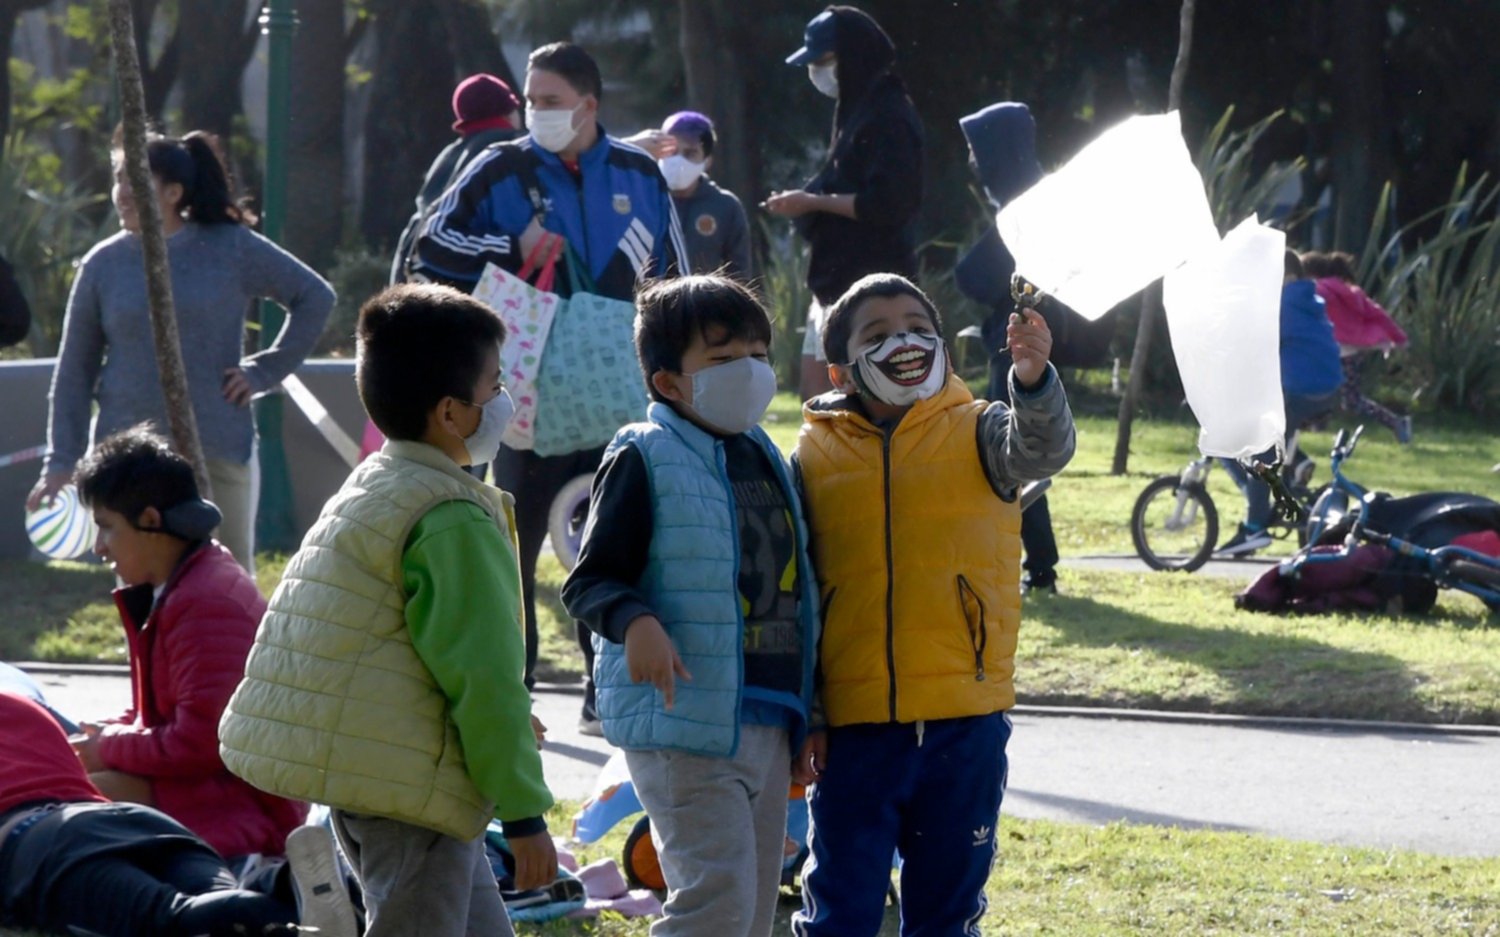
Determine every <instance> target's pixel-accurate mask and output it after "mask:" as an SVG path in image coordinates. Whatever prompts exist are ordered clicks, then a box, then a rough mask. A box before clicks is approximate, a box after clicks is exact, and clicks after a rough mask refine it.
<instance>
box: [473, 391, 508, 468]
mask: <svg viewBox="0 0 1500 937" xmlns="http://www.w3.org/2000/svg"><path fill="white" fill-rule="evenodd" d="M465 402H466V403H467V401H465ZM469 406H471V407H472V406H474V404H469ZM515 414H516V402H515V401H514V400H511V399H510V391H508V390H506V389H505V388H503V387H502V388H501V389H500V393H498V394H496V395H495V396H494V397H491V398H490V399H489V400H488V401H486V402H485V403H484V405H483V408H482V410H481V412H480V415H479V425H478V426H476V427H475V428H474V432H472V433H470V434H469V435H468V436H466V437H464V449H466V450H467V451H468V453H469V464H470V465H487V464H489V463H490V462H493V461H495V456H497V455H499V454H500V437H501V436H504V435H505V428H506V427H507V426H509V425H510V419H511V417H513V416H515Z"/></svg>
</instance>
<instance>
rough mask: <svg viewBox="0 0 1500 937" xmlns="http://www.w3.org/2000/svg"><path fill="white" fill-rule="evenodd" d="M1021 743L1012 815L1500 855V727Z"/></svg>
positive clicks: (1045, 728)
mask: <svg viewBox="0 0 1500 937" xmlns="http://www.w3.org/2000/svg"><path fill="white" fill-rule="evenodd" d="M38 679H39V680H40V681H41V683H42V684H43V687H44V689H45V690H46V692H47V695H48V698H49V700H51V701H52V703H53V704H54V705H56V706H57V707H58V708H59V709H62V710H63V711H65V712H67V713H69V714H70V715H75V716H80V717H88V716H102V715H108V714H110V713H113V712H117V711H119V710H120V709H122V708H123V707H124V706H125V704H126V703H127V702H128V697H129V682H128V680H126V679H125V678H123V677H121V676H118V675H99V674H91V675H83V676H68V675H56V674H40V675H38ZM578 704H579V698H578V697H577V696H576V695H573V694H569V693H560V692H539V693H538V694H536V712H537V714H538V715H539V716H540V717H541V718H542V720H543V721H544V722H545V723H547V725H548V727H549V728H550V730H551V731H550V733H549V736H548V743H547V749H546V752H545V754H544V763H545V767H546V772H547V781H548V783H549V784H550V785H551V786H552V789H553V791H554V792H555V793H556V795H557V796H558V797H561V798H566V799H570V800H582V799H584V798H585V797H587V796H588V794H589V792H590V791H591V790H592V788H593V782H594V776H595V774H596V773H597V771H598V769H599V766H600V765H602V764H604V762H605V760H606V759H607V758H608V757H609V751H610V749H609V746H608V745H607V744H605V743H604V741H603V740H601V739H594V738H586V737H584V736H581V735H579V734H578V731H577V725H576V723H577V717H578ZM1015 723H1016V731H1015V735H1014V737H1013V739H1012V741H1011V746H1010V756H1011V769H1010V791H1009V794H1008V795H1007V797H1006V802H1005V803H1006V806H1005V811H1006V813H1007V814H1009V815H1011V816H1017V817H1025V818H1050V819H1057V820H1067V821H1079V822H1087V823H1103V822H1108V821H1111V820H1120V819H1123V820H1128V821H1132V822H1137V823H1152V824H1164V825H1173V826H1181V827H1204V828H1212V829H1224V830H1240V831H1245V832H1251V833H1266V834H1272V835H1276V836H1284V837H1288V838H1291V839H1300V840H1309V841H1317V842H1325V843H1340V844H1347V845H1362V846H1374V847H1378V848H1391V847H1401V848H1408V849H1415V850H1418V851H1421V852H1427V853H1434V854H1439V855H1452V856H1500V808H1497V807H1496V794H1497V793H1500V788H1497V782H1496V780H1495V779H1496V778H1500V731H1497V732H1493V733H1491V734H1488V735H1483V734H1476V735H1457V734H1445V733H1441V732H1427V731H1416V730H1404V729H1399V728H1394V729H1393V728H1359V727H1353V728H1351V727H1349V726H1344V727H1339V728H1327V727H1320V728H1313V727H1297V726H1285V725H1266V724H1260V723H1256V722H1254V721H1241V722H1234V721H1224V722H1219V723H1216V724H1194V723H1191V722H1184V721H1181V720H1177V719H1170V720H1165V721H1158V720H1154V719H1134V718H1131V719H1122V718H1085V717H1079V716H1076V715H1054V714H1045V715H1044V714H1042V713H1041V712H1039V711H1036V710H1024V711H1022V712H1020V713H1019V714H1018V715H1017V716H1016V717H1015Z"/></svg>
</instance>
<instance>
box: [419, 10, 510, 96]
mask: <svg viewBox="0 0 1500 937" xmlns="http://www.w3.org/2000/svg"><path fill="white" fill-rule="evenodd" d="M438 2H439V8H440V11H441V13H442V17H443V28H444V29H446V30H447V31H448V48H450V49H452V50H453V56H454V60H455V64H456V65H457V66H458V74H459V75H461V76H465V77H466V76H468V75H473V74H476V73H478V72H485V73H487V74H490V75H494V76H495V77H496V78H499V79H500V80H501V81H504V82H505V83H506V84H508V85H510V87H511V89H512V90H513V91H515V93H516V97H518V98H519V97H520V96H521V91H522V87H521V85H520V84H518V83H517V82H516V76H515V75H514V74H512V73H511V70H510V63H509V62H507V61H505V53H504V52H503V51H501V49H500V37H498V36H496V35H495V30H494V27H493V25H491V23H490V15H489V12H488V11H487V10H486V9H485V6H484V4H483V3H477V2H475V0H438Z"/></svg>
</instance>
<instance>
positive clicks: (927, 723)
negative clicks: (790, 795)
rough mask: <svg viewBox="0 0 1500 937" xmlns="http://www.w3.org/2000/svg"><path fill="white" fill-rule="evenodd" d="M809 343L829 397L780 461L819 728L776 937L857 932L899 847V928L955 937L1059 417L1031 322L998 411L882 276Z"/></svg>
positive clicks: (917, 304) (800, 774)
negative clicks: (1032, 496)
mask: <svg viewBox="0 0 1500 937" xmlns="http://www.w3.org/2000/svg"><path fill="white" fill-rule="evenodd" d="M823 343H824V350H825V351H826V352H827V356H828V361H829V369H828V372H829V377H830V379H831V380H832V382H833V385H834V387H835V388H836V390H835V391H833V392H831V393H828V394H825V395H823V396H821V397H818V398H816V399H814V400H811V401H809V402H808V403H807V405H806V406H805V408H804V410H803V417H804V420H805V422H804V423H803V426H802V433H801V437H800V438H799V439H798V442H797V464H798V468H799V470H800V474H801V480H802V486H803V496H804V498H805V503H806V506H807V515H808V521H809V525H810V527H811V541H812V549H813V566H814V568H815V570H816V571H817V576H818V581H819V583H820V585H821V588H822V600H823V609H824V612H823V637H822V644H821V646H820V650H819V654H820V664H819V674H820V678H821V685H820V702H821V704H822V709H823V713H824V715H825V721H826V723H827V730H826V732H818V733H814V734H813V735H811V736H809V738H808V741H807V742H806V743H805V744H804V745H803V748H802V752H801V754H800V755H799V758H798V762H797V764H796V775H797V779H798V780H801V781H803V782H809V781H816V787H815V788H814V791H813V794H812V801H811V808H812V821H813V835H812V838H811V841H812V855H811V858H809V860H808V863H807V866H806V867H805V868H804V871H803V901H804V904H803V909H802V910H801V911H799V912H798V913H797V914H796V916H795V918H794V920H793V931H794V932H795V933H797V934H798V935H804V937H811V935H834V934H837V935H839V937H848V935H854V937H860V935H874V934H875V933H876V932H877V931H878V930H879V929H880V922H881V917H882V914H883V907H884V898H885V894H886V891H887V886H888V885H889V880H890V859H891V855H892V854H893V853H894V852H896V851H898V850H899V852H900V854H901V857H902V859H903V862H904V864H903V866H902V872H901V886H902V887H901V894H902V902H901V914H902V932H903V933H906V932H913V933H935V934H939V933H940V934H958V933H970V932H971V930H970V928H973V927H974V926H975V922H977V921H978V919H979V918H980V917H981V916H982V915H983V913H984V910H985V902H984V883H985V880H986V879H987V878H988V876H989V870H990V866H991V864H992V863H993V860H994V855H995V825H996V821H997V820H998V818H999V810H1000V800H1001V797H1002V796H1003V795H1004V792H1005V775H1006V756H1005V747H1006V743H1007V741H1008V740H1009V738H1010V720H1009V717H1008V716H1007V714H1006V712H1007V710H1009V709H1010V708H1011V707H1012V706H1013V705H1014V704H1015V690H1014V687H1013V685H1012V682H1011V674H1012V672H1013V670H1014V659H1015V649H1016V631H1017V626H1018V624H1019V621H1020V608H1021V593H1020V557H1021V541H1020V525H1021V511H1020V507H1019V505H1018V503H1017V495H1018V492H1019V487H1020V485H1021V484H1022V483H1023V482H1027V481H1031V480H1034V479H1040V478H1045V477H1047V476H1050V475H1053V474H1055V473H1057V472H1058V471H1059V470H1061V469H1062V468H1063V466H1065V465H1066V464H1067V463H1068V460H1069V459H1071V458H1072V456H1073V446H1074V430H1073V416H1072V413H1071V412H1070V411H1069V409H1068V402H1067V397H1066V395H1065V394H1064V392H1063V388H1062V383H1061V381H1060V379H1059V378H1058V376H1057V372H1056V370H1055V369H1053V368H1052V366H1051V365H1050V364H1048V361H1047V358H1048V355H1049V353H1050V351H1051V346H1052V337H1051V335H1050V334H1049V333H1048V331H1047V327H1046V324H1045V322H1044V321H1043V320H1042V317H1041V316H1040V315H1037V314H1036V313H1034V312H1032V313H1028V314H1027V315H1026V316H1025V317H1024V318H1022V317H1020V316H1015V317H1013V318H1012V321H1011V323H1010V326H1009V329H1008V340H1007V344H1008V348H1009V350H1010V352H1011V354H1012V356H1013V358H1014V360H1015V366H1014V368H1013V369H1012V371H1011V375H1010V381H1011V399H1012V400H1013V401H1014V404H1013V406H1007V405H1006V404H1004V403H998V402H997V403H986V402H984V401H981V400H975V399H974V398H973V395H972V394H970V392H969V390H968V388H967V387H966V386H965V385H964V383H963V381H962V380H960V379H959V378H958V377H957V376H956V375H954V374H953V373H952V372H951V369H950V367H949V365H948V360H947V354H946V350H945V348H944V345H943V331H942V319H941V317H940V316H939V314H938V311H937V309H936V308H934V307H933V305H932V302H931V300H929V299H928V298H927V296H926V295H925V294H924V293H923V292H922V291H921V290H919V289H918V288H917V287H916V286H914V285H913V284H912V283H911V282H909V281H908V280H906V279H904V278H902V277H899V276H895V275H892V274H875V275H872V276H868V277H865V278H864V279H862V280H860V281H859V282H857V283H855V284H854V285H853V286H852V287H850V288H849V291H848V292H846V293H845V294H844V295H843V297H842V298H840V299H839V301H838V302H837V303H836V304H834V306H833V307H832V308H831V309H830V310H829V313H828V317H827V320H826V331H825V333H824V336H823Z"/></svg>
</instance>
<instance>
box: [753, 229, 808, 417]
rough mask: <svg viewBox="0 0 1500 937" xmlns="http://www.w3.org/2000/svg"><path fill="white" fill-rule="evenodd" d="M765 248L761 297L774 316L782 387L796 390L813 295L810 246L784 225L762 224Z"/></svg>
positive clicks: (775, 353)
mask: <svg viewBox="0 0 1500 937" xmlns="http://www.w3.org/2000/svg"><path fill="white" fill-rule="evenodd" d="M761 234H762V242H763V243H764V244H765V245H766V252H765V256H764V261H763V263H762V264H761V271H760V284H759V285H760V295H761V298H762V299H763V300H764V301H765V304H766V310H767V311H768V312H770V313H771V328H772V331H773V338H774V341H773V342H772V345H771V352H772V357H773V358H774V359H775V360H776V377H777V380H778V381H779V382H780V384H781V386H782V387H783V388H790V389H792V390H795V389H796V388H797V385H798V382H799V381H800V380H801V376H802V375H801V367H802V336H803V329H804V328H806V327H807V308H808V306H810V305H812V292H811V291H810V290H809V289H808V288H807V245H806V244H805V243H804V242H803V241H802V239H801V238H799V237H797V235H796V234H794V233H792V232H791V231H788V230H787V228H786V226H785V225H776V224H772V223H771V222H769V221H762V222H761Z"/></svg>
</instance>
